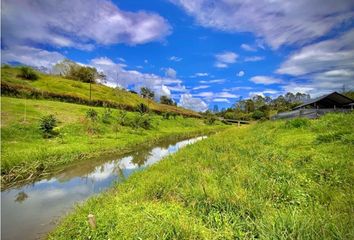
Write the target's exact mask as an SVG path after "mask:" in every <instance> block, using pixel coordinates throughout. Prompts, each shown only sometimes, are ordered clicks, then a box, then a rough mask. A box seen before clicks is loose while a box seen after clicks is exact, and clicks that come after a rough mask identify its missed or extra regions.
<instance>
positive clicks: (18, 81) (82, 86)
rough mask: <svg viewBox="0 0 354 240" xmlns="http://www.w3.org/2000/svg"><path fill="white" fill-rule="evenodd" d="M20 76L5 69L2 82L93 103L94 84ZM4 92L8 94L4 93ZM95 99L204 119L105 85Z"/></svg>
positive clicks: (17, 71)
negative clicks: (144, 105)
mask: <svg viewBox="0 0 354 240" xmlns="http://www.w3.org/2000/svg"><path fill="white" fill-rule="evenodd" d="M19 74H20V69H19V68H13V67H6V68H1V83H2V84H7V85H9V86H12V87H13V88H15V89H17V90H21V89H22V88H25V89H23V90H22V91H24V93H26V94H27V95H33V94H31V93H29V92H31V91H32V89H33V90H36V91H37V92H39V93H40V92H48V93H54V94H56V95H69V96H73V97H76V98H80V99H83V100H85V101H89V93H90V91H89V90H90V85H89V84H88V83H83V82H79V81H74V80H70V79H65V78H63V77H60V76H55V75H48V74H43V73H40V72H37V74H38V75H39V79H38V80H35V81H32V80H24V79H22V78H20V77H18V75H19ZM2 92H5V91H4V90H3V91H2ZM92 100H100V101H107V102H112V103H115V104H118V105H122V106H127V107H130V108H135V107H136V106H137V105H138V104H139V103H144V104H146V105H148V106H149V108H150V109H152V110H154V111H157V112H176V113H178V114H183V115H188V116H197V117H198V116H200V115H199V114H198V113H196V112H193V111H191V110H188V109H184V108H180V107H175V106H170V105H164V104H159V103H156V102H154V101H152V100H148V99H144V98H141V97H140V96H139V95H137V94H132V93H130V92H128V91H124V90H119V89H114V88H110V87H107V86H104V85H101V84H92Z"/></svg>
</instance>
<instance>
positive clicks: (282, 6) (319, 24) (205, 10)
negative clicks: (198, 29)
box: [171, 0, 354, 49]
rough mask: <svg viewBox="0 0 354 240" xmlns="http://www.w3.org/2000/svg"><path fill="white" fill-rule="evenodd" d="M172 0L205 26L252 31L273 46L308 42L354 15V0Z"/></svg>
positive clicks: (235, 30)
mask: <svg viewBox="0 0 354 240" xmlns="http://www.w3.org/2000/svg"><path fill="white" fill-rule="evenodd" d="M171 1H172V2H174V3H175V4H176V5H178V6H180V7H182V8H183V9H184V10H185V11H186V12H187V13H188V14H190V15H192V16H194V17H195V18H196V20H197V22H198V23H199V24H200V25H202V26H206V27H212V28H216V29H219V30H223V31H228V32H252V33H254V34H255V35H256V36H257V37H261V38H263V39H264V40H265V42H266V43H268V45H270V46H271V47H272V48H274V49H276V48H279V47H280V46H282V45H293V44H296V45H302V44H305V43H308V42H310V41H312V40H314V39H317V38H319V37H322V36H324V35H325V34H327V33H328V32H330V31H331V30H332V29H334V28H335V27H336V26H338V25H340V24H342V23H344V22H346V21H349V20H351V19H352V18H353V16H354V13H353V8H354V2H353V1H346V0H342V1H341V0H340V1H333V0H312V1H308V0H297V1H268V0H259V1H243V0H234V1H230V0H220V1H213V0H194V1H190V0H171ZM299 16H301V17H299Z"/></svg>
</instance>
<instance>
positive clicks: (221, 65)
mask: <svg viewBox="0 0 354 240" xmlns="http://www.w3.org/2000/svg"><path fill="white" fill-rule="evenodd" d="M214 66H215V67H217V68H227V67H228V65H227V64H226V63H220V62H216V63H215V64H214Z"/></svg>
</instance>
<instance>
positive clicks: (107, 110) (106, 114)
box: [102, 108, 112, 124]
mask: <svg viewBox="0 0 354 240" xmlns="http://www.w3.org/2000/svg"><path fill="white" fill-rule="evenodd" d="M111 117H112V110H111V109H110V108H105V110H104V112H103V114H102V122H103V123H106V124H110V123H111Z"/></svg>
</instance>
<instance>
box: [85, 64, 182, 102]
mask: <svg viewBox="0 0 354 240" xmlns="http://www.w3.org/2000/svg"><path fill="white" fill-rule="evenodd" d="M90 65H92V66H94V67H96V68H97V69H98V70H100V71H103V72H104V73H105V74H106V76H107V84H108V85H110V86H120V87H124V88H128V87H131V88H133V89H134V90H136V91H139V90H140V88H141V87H148V88H150V89H152V90H153V91H154V92H155V93H156V96H157V97H160V96H162V95H167V96H170V95H171V91H175V92H184V91H185V87H184V86H183V85H182V84H181V83H182V81H181V80H180V79H176V78H175V77H176V76H175V75H174V77H173V78H171V77H169V76H166V77H161V76H158V75H155V74H149V73H141V72H139V71H135V70H127V69H125V66H124V65H122V64H119V63H115V62H113V61H112V60H111V59H109V58H106V57H101V58H95V59H92V60H91V62H90Z"/></svg>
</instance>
